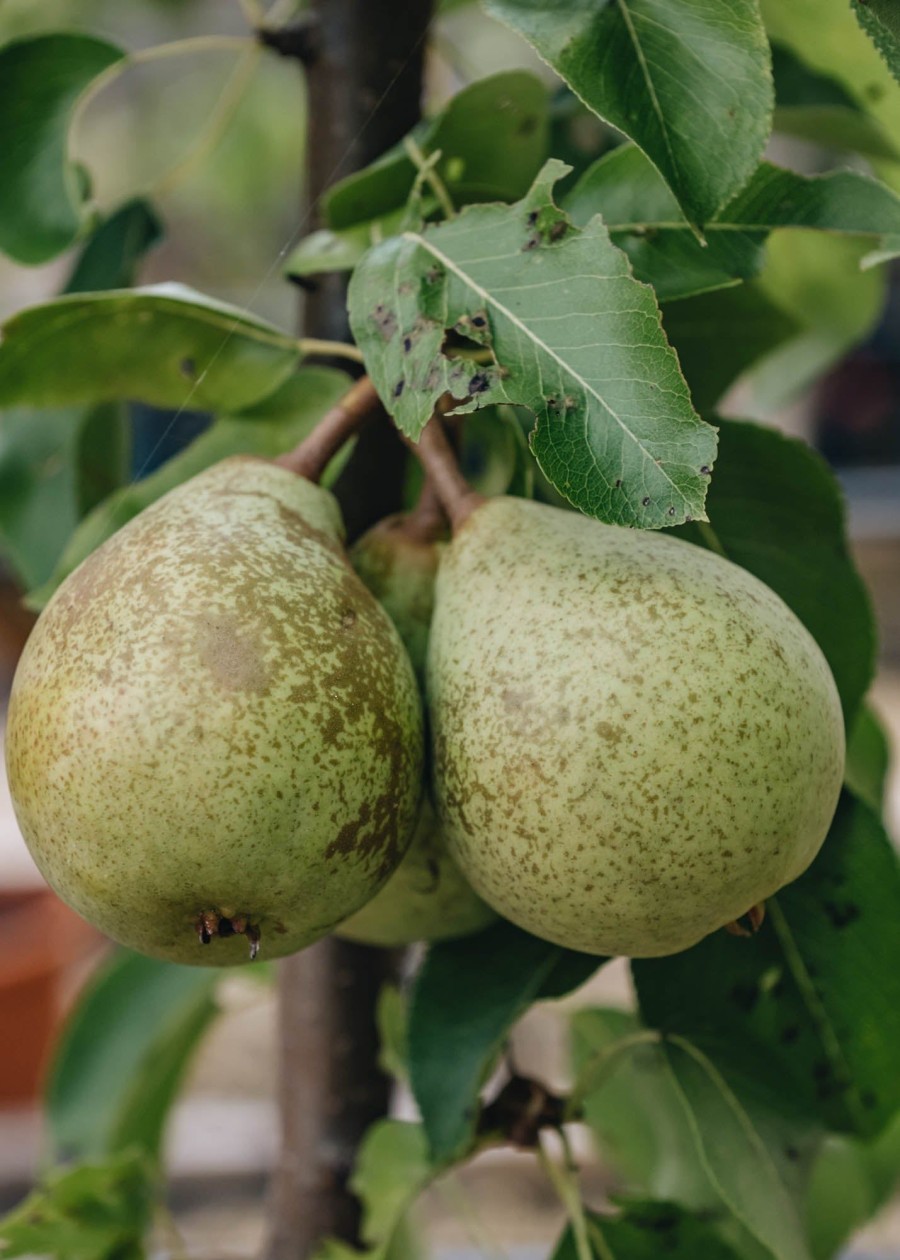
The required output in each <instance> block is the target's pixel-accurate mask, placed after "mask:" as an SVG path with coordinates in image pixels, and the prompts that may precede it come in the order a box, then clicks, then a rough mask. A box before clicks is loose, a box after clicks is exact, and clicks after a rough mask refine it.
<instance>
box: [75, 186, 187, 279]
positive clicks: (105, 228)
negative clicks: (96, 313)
mask: <svg viewBox="0 0 900 1260" xmlns="http://www.w3.org/2000/svg"><path fill="white" fill-rule="evenodd" d="M162 236H163V226H162V223H161V221H160V219H159V217H158V216H157V214H156V211H155V210H154V209H153V206H152V205H151V204H150V202H149V201H144V200H143V199H142V198H136V199H135V200H134V201H128V202H126V203H125V205H123V206H120V207H119V209H118V210H117V211H116V212H115V214H112V215H110V217H109V218H108V219H105V220H104V221H103V222H102V223H101V224H100V225H99V226H98V227H97V228H96V229H95V230H94V232H92V233H91V235H90V237H89V238H88V240H87V243H86V244H85V245H84V247H83V248H82V250H81V253H80V254H79V256H78V259H77V261H76V263H75V266H74V267H73V268H72V274H71V275H70V276H69V280H68V283H67V284H66V287H65V290H64V292H66V293H88V292H94V293H96V292H98V291H100V290H108V289H128V288H130V287H131V285H133V284H134V281H135V276H136V273H137V267H138V263H139V262H140V261H141V259H142V258H143V257H144V255H145V254H146V253H147V252H148V250H150V249H152V248H153V246H154V245H156V244H158V243H159V241H160V240H162Z"/></svg>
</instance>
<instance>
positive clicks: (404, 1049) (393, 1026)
mask: <svg viewBox="0 0 900 1260" xmlns="http://www.w3.org/2000/svg"><path fill="white" fill-rule="evenodd" d="M375 1018H376V1020H377V1022H378V1042H379V1051H378V1066H379V1067H380V1068H381V1070H382V1072H386V1073H387V1075H388V1076H393V1077H394V1079H395V1080H397V1081H405V1080H406V1079H407V1077H408V1076H409V1027H408V1025H409V1003H408V1002H407V999H406V994H405V993H403V992H402V990H401V989H399V988H398V986H397V985H395V984H384V985H382V986H381V992H380V993H379V995H378V1006H377V1007H376V1010H375Z"/></svg>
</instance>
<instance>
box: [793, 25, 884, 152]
mask: <svg viewBox="0 0 900 1260" xmlns="http://www.w3.org/2000/svg"><path fill="white" fill-rule="evenodd" d="M772 72H773V74H774V77H775V130H776V131H780V132H781V133H782V134H784V135H790V136H797V137H798V138H800V139H802V140H810V141H812V142H813V143H814V144H817V145H824V146H825V147H826V148H830V149H844V150H848V151H849V152H851V153H861V154H863V155H864V156H865V157H872V158H888V159H890V160H891V161H900V149H898V147H897V145H896V144H895V142H894V141H893V139H892V138H891V136H890V135H889V134H888V133H887V132H886V131H885V129H884V128H883V127H882V125H881V124H880V123H879V122H878V121H877V119H875V118H873V117H872V116H871V114H869V113H867V112H866V111H865V110H864V109H862V108H861V107H860V105H859V102H858V101H857V100H855V99H854V97H853V96H851V95H850V93H849V92H848V91H847V90H846V89H845V88H844V87H843V86H842V85H841V83H840V82H839V80H837V79H834V78H832V77H831V76H830V75H825V74H820V73H818V72H817V71H815V70H813V69H811V68H810V67H809V66H808V65H806V63H805V62H804V61H802V60H801V58H800V57H798V56H797V55H796V53H794V52H793V51H792V50H791V49H789V48H786V47H783V46H782V45H781V44H773V46H772Z"/></svg>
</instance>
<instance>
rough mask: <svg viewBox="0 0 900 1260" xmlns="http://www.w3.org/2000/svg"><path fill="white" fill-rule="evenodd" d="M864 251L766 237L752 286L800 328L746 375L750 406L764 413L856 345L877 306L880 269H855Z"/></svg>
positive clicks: (810, 239)
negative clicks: (762, 261) (756, 283)
mask: <svg viewBox="0 0 900 1260" xmlns="http://www.w3.org/2000/svg"><path fill="white" fill-rule="evenodd" d="M867 249H868V246H867V245H866V244H865V243H864V242H862V241H855V240H841V239H840V238H837V239H831V240H827V239H825V238H824V237H823V236H821V235H820V234H819V233H818V232H802V231H801V232H798V231H794V232H773V233H772V235H771V236H770V237H769V240H768V242H767V244H766V263H765V266H764V268H763V271H762V274H761V276H760V278H759V284H760V286H761V288H762V290H763V292H764V293H765V294H766V295H767V297H768V298H769V299H770V300H771V301H772V302H774V303H775V305H776V306H778V307H779V308H780V309H781V310H782V311H784V312H785V313H786V314H787V315H789V316H790V317H792V318H793V319H795V320H797V321H798V322H799V323H800V325H801V331H800V332H799V333H798V335H797V336H796V337H792V338H791V339H790V341H788V342H786V343H785V344H784V345H783V346H781V347H779V348H778V349H776V350H775V351H774V352H773V353H771V354H769V355H768V356H767V357H766V358H765V359H764V360H763V361H762V362H761V363H760V364H759V365H758V366H757V367H756V368H754V370H753V371H752V373H751V374H750V376H749V378H748V382H749V384H750V386H751V387H752V391H753V400H754V407H755V408H757V409H762V410H763V411H764V412H771V411H772V410H775V409H777V408H779V407H783V406H786V405H787V404H788V403H790V402H792V401H794V399H795V398H796V397H797V395H798V394H799V393H800V392H801V391H802V390H803V389H805V388H807V386H809V385H810V384H811V383H812V382H813V381H815V380H816V379H817V378H818V377H819V376H821V375H822V374H823V373H824V372H825V371H827V369H828V368H830V367H831V366H832V365H833V364H834V363H837V362H838V360H839V359H841V358H842V357H843V355H845V354H846V353H847V351H848V350H850V349H852V347H853V346H855V345H858V344H859V343H860V342H861V341H863V340H864V339H865V338H866V337H867V336H868V334H869V333H870V332H871V331H872V329H873V328H874V327H875V325H876V324H877V322H878V319H879V316H880V315H881V312H882V310H883V308H884V301H885V295H886V290H887V276H886V274H885V273H884V271H861V270H860V261H861V259H862V257H863V256H864V255H865V253H866V251H867Z"/></svg>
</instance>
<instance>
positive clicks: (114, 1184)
mask: <svg viewBox="0 0 900 1260" xmlns="http://www.w3.org/2000/svg"><path fill="white" fill-rule="evenodd" d="M155 1176H156V1175H155V1171H154V1169H153V1167H152V1164H151V1163H150V1162H149V1161H148V1160H147V1158H146V1157H145V1156H144V1155H143V1154H142V1152H140V1151H126V1152H124V1153H123V1154H121V1155H120V1156H119V1157H118V1158H116V1159H111V1160H108V1161H107V1162H105V1163H102V1164H90V1165H82V1166H80V1167H77V1168H73V1169H58V1170H56V1171H55V1172H52V1173H51V1174H50V1175H49V1176H48V1177H46V1178H45V1180H44V1181H43V1182H42V1184H41V1185H40V1186H39V1187H38V1189H37V1190H35V1191H33V1193H32V1194H30V1195H29V1196H28V1198H27V1199H26V1200H25V1201H24V1203H21V1204H20V1205H19V1206H18V1207H17V1208H15V1209H14V1210H13V1211H12V1212H10V1213H9V1214H8V1215H7V1216H5V1217H4V1218H3V1219H2V1220H0V1256H3V1257H4V1258H6V1257H9V1258H10V1260H11V1257H13V1256H25V1257H28V1258H30V1260H35V1258H36V1257H37V1256H51V1257H57V1258H58V1260H63V1258H64V1260H144V1257H145V1256H146V1252H145V1250H144V1237H145V1235H146V1233H147V1232H148V1230H149V1227H150V1223H151V1218H152V1214H153V1209H154V1205H155V1201H156V1185H155Z"/></svg>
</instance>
